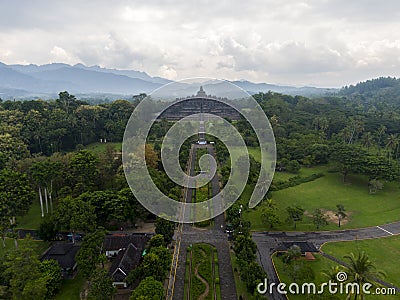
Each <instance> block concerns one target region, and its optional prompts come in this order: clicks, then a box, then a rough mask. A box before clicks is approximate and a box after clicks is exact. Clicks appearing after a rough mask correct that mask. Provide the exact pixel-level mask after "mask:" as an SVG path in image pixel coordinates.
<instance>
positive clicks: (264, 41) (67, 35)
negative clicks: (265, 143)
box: [0, 0, 400, 86]
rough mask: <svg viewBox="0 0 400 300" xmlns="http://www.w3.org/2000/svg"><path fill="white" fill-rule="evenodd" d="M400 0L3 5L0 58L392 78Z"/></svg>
mask: <svg viewBox="0 0 400 300" xmlns="http://www.w3.org/2000/svg"><path fill="white" fill-rule="evenodd" d="M399 12H400V2H398V1H396V0H388V1H385V2H380V3H378V2H377V1H372V0H363V1H361V0H354V1H345V0H335V1H333V0H306V1H300V2H299V1H296V2H295V1H290V0H286V1H272V0H254V1H251V2H245V1H239V0H232V1H230V0H229V1H228V0H222V1H217V2H215V1H211V0H204V1H184V0H168V1H161V0H154V1H148V2H144V1H139V0H138V1H128V0H120V1H114V2H113V3H112V4H111V3H110V2H109V1H106V0H101V1H96V2H89V1H83V2H82V1H78V0H71V1H68V2H64V1H62V2H61V1H51V2H49V1H40V0H35V1H21V2H18V3H15V2H5V3H2V10H1V11H0V43H1V45H2V47H1V48H2V49H1V50H0V61H3V62H5V63H38V64H43V63H48V62H52V61H56V60H57V61H60V62H66V63H78V62H83V63H85V64H87V65H94V64H98V65H100V66H103V67H112V68H122V69H128V68H133V69H137V70H141V71H146V72H148V73H149V74H151V75H153V76H166V77H168V78H174V79H175V78H177V79H178V78H186V77H193V76H200V75H201V76H211V77H218V78H226V79H231V80H235V79H241V78H246V79H249V80H254V81H263V82H271V83H284V84H295V85H304V84H313V85H317V86H341V85H345V84H349V83H355V82H357V81H360V80H363V79H366V78H368V77H366V76H385V75H391V76H400V74H399V73H400V61H399V57H400V55H399V53H400V46H399V36H398V32H400V21H399V20H400V18H399Z"/></svg>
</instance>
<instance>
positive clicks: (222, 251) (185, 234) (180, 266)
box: [170, 145, 237, 300]
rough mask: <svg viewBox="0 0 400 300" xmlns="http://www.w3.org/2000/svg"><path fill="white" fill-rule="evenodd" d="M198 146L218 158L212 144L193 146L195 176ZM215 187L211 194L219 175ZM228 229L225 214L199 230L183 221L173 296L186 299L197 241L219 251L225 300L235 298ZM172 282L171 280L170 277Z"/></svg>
mask: <svg viewBox="0 0 400 300" xmlns="http://www.w3.org/2000/svg"><path fill="white" fill-rule="evenodd" d="M198 148H207V149H208V153H209V154H210V155H213V156H214V158H215V150H214V147H213V146H212V145H207V146H203V145H194V146H193V147H192V150H191V151H192V154H191V155H192V156H191V157H192V159H191V165H190V166H189V172H190V175H194V167H195V163H196V150H197V149H198ZM211 186H212V196H215V195H217V194H219V192H220V186H219V179H218V176H217V175H215V176H214V177H213V178H212V179H211ZM192 200H193V190H192V189H188V190H187V193H186V201H187V202H191V201H192ZM221 225H222V228H221ZM224 228H225V219H224V215H223V214H221V215H219V216H217V217H215V218H214V226H213V227H212V228H210V229H198V228H195V227H193V226H192V225H190V224H183V226H182V229H181V231H179V230H178V231H177V232H176V234H175V240H180V245H179V246H180V250H179V251H177V253H179V255H177V260H178V263H177V267H176V273H175V274H176V275H175V276H174V278H173V279H174V284H173V286H174V287H173V295H172V299H176V300H183V299H186V297H185V295H184V286H185V271H186V257H187V251H186V249H187V248H188V246H189V245H191V244H195V243H208V244H211V245H213V246H215V248H216V250H217V256H218V261H219V264H218V268H219V275H220V277H219V278H220V287H221V298H222V299H226V300H235V299H237V296H236V287H235V284H234V282H235V278H234V274H233V270H232V264H231V261H230V255H229V251H230V246H229V243H228V238H227V236H226V234H225V233H224V231H223V229H224ZM170 281H171V280H170Z"/></svg>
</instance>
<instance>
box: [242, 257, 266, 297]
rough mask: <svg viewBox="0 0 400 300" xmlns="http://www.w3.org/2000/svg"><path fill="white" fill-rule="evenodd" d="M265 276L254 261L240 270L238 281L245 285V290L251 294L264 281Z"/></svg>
mask: <svg viewBox="0 0 400 300" xmlns="http://www.w3.org/2000/svg"><path fill="white" fill-rule="evenodd" d="M265 277H266V274H265V272H264V270H263V269H262V268H261V266H260V265H259V264H258V263H256V262H255V261H252V262H249V263H246V264H244V265H243V266H242V268H241V270H240V279H242V281H243V282H245V283H246V288H247V290H248V291H249V292H250V293H251V294H253V293H254V291H255V289H256V287H257V285H258V284H259V283H260V282H262V281H263V280H264V278H265Z"/></svg>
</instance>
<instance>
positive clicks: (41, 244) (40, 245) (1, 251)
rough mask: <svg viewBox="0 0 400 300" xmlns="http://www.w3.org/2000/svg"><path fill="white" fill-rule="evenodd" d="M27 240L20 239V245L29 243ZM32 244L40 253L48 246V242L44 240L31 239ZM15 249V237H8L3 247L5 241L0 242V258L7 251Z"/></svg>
mask: <svg viewBox="0 0 400 300" xmlns="http://www.w3.org/2000/svg"><path fill="white" fill-rule="evenodd" d="M27 242H28V241H27V240H18V245H19V246H23V245H25V244H26V243H27ZM30 242H31V244H32V247H33V249H34V250H35V252H36V253H37V254H38V255H41V254H42V253H43V252H44V251H45V250H46V249H47V248H48V247H49V243H48V242H43V241H30ZM14 249H15V245H14V239H10V238H6V247H5V248H3V242H1V243H0V258H1V260H2V259H3V257H4V254H5V253H6V252H7V251H13V250H14Z"/></svg>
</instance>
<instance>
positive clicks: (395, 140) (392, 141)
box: [386, 134, 400, 159]
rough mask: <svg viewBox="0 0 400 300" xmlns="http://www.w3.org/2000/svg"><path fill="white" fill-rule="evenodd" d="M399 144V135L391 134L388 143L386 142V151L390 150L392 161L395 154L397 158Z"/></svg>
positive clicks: (389, 154)
mask: <svg viewBox="0 0 400 300" xmlns="http://www.w3.org/2000/svg"><path fill="white" fill-rule="evenodd" d="M399 144H400V139H399V137H398V136H397V134H391V135H390V136H389V137H388V139H387V142H386V149H388V156H389V159H391V158H392V157H393V153H394V152H395V155H396V157H397V155H398V148H399Z"/></svg>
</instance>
